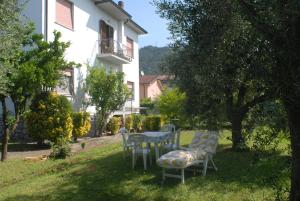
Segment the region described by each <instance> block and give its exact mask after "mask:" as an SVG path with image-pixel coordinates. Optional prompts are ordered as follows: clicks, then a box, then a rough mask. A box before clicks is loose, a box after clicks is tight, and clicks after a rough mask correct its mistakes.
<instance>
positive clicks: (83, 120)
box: [72, 112, 91, 141]
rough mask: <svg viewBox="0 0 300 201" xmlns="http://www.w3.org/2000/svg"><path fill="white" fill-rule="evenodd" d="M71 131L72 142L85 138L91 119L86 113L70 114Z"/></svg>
mask: <svg viewBox="0 0 300 201" xmlns="http://www.w3.org/2000/svg"><path fill="white" fill-rule="evenodd" d="M72 119H73V131H72V135H73V137H74V140H75V141H77V138H78V137H83V136H86V135H87V134H88V133H89V131H90V129H91V119H90V114H89V113H88V112H74V113H73V114H72Z"/></svg>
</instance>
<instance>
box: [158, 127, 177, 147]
mask: <svg viewBox="0 0 300 201" xmlns="http://www.w3.org/2000/svg"><path fill="white" fill-rule="evenodd" d="M180 133H181V129H178V130H177V131H175V132H172V133H171V134H170V135H169V137H168V140H167V141H166V143H165V144H163V145H162V147H163V150H164V151H170V150H177V149H179V147H180Z"/></svg>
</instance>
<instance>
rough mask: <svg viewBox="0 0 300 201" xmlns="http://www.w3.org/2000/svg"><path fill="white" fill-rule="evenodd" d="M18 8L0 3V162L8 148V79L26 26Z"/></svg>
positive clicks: (9, 82) (7, 2)
mask: <svg viewBox="0 0 300 201" xmlns="http://www.w3.org/2000/svg"><path fill="white" fill-rule="evenodd" d="M20 9H21V8H20V6H18V4H16V2H15V1H10V0H2V1H0V101H1V105H2V123H3V129H2V150H1V153H2V154H1V161H4V160H5V159H6V158H7V146H8V134H9V129H8V122H7V118H8V112H7V107H6V102H5V99H6V97H7V96H8V95H9V89H10V87H11V86H13V83H12V82H11V80H10V77H11V76H12V75H14V73H15V69H14V68H13V66H14V62H15V58H16V57H17V56H18V52H19V51H20V49H21V48H22V41H23V33H24V32H26V30H27V26H26V25H25V24H23V23H22V19H21V18H20V15H19V12H20Z"/></svg>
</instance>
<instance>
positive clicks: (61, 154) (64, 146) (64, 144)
mask: <svg viewBox="0 0 300 201" xmlns="http://www.w3.org/2000/svg"><path fill="white" fill-rule="evenodd" d="M51 149H52V151H51V153H50V156H49V157H50V158H52V159H65V158H67V157H69V156H70V155H71V147H70V144H69V141H68V140H67V139H66V138H64V137H59V138H57V139H56V142H55V143H53V144H52V146H51Z"/></svg>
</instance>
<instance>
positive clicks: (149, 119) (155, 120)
mask: <svg viewBox="0 0 300 201" xmlns="http://www.w3.org/2000/svg"><path fill="white" fill-rule="evenodd" d="M143 124H144V126H143V127H144V130H149V131H158V130H159V129H160V128H161V125H162V118H161V116H159V115H152V116H146V118H145V119H144V121H143Z"/></svg>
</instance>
